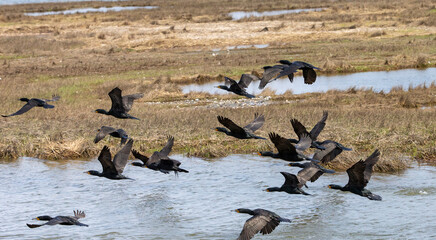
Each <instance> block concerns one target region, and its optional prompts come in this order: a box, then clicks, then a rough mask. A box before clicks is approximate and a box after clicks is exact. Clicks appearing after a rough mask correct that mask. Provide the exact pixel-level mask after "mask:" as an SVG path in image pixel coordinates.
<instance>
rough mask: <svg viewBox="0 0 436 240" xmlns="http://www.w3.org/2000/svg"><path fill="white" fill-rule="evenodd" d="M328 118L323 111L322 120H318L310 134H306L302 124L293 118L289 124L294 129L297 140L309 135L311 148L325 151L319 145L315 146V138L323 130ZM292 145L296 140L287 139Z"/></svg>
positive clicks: (326, 113)
mask: <svg viewBox="0 0 436 240" xmlns="http://www.w3.org/2000/svg"><path fill="white" fill-rule="evenodd" d="M327 117H328V112H327V111H324V112H323V114H322V118H321V120H319V122H318V123H317V124H315V126H314V127H313V128H312V130H310V132H308V131H307V130H306V127H304V125H303V124H301V123H300V122H299V121H298V120H297V119H295V118H293V119H291V124H292V127H293V128H294V132H295V133H296V134H297V136H298V139H300V138H301V136H302V135H303V134H307V135H309V137H310V139H312V142H311V146H310V147H313V148H318V149H325V147H323V146H320V145H319V144H317V142H316V138H317V137H318V135H319V134H320V133H321V131H322V130H323V129H324V127H325V124H326V123H325V122H326V120H327ZM289 140H290V141H291V142H292V143H297V142H298V141H297V140H296V139H292V138H291V139H289Z"/></svg>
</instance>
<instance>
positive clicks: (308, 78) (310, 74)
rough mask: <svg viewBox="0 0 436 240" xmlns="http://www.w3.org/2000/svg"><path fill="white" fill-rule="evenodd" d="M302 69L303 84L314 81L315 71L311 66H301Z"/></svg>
mask: <svg viewBox="0 0 436 240" xmlns="http://www.w3.org/2000/svg"><path fill="white" fill-rule="evenodd" d="M302 70H303V78H304V83H305V84H312V83H314V82H315V81H316V72H315V70H313V68H303V69H302Z"/></svg>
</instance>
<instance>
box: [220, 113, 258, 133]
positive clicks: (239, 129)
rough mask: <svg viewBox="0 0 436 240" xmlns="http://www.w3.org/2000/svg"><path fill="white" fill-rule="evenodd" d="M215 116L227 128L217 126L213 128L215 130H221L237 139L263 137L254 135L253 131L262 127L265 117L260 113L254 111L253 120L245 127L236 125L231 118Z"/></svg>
mask: <svg viewBox="0 0 436 240" xmlns="http://www.w3.org/2000/svg"><path fill="white" fill-rule="evenodd" d="M217 118H218V122H220V123H221V124H222V125H224V126H225V127H226V128H228V130H227V129H226V128H222V127H217V128H215V130H216V131H219V132H223V133H225V134H227V135H229V136H232V137H235V138H239V139H249V138H255V139H265V138H263V137H259V136H256V135H254V132H255V131H256V130H257V129H259V128H260V127H262V125H263V123H264V122H265V117H264V116H263V115H262V114H258V113H255V114H254V120H253V121H252V122H251V123H249V124H248V125H247V126H245V127H240V126H238V125H236V124H235V123H234V122H233V121H232V120H230V119H228V118H226V117H223V116H217ZM229 130H230V131H229Z"/></svg>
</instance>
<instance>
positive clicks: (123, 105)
mask: <svg viewBox="0 0 436 240" xmlns="http://www.w3.org/2000/svg"><path fill="white" fill-rule="evenodd" d="M108 95H109V97H110V98H111V101H112V106H111V109H110V110H109V112H107V111H106V110H104V109H97V110H95V112H97V113H101V114H106V115H112V116H114V117H116V118H123V119H125V118H128V119H136V120H139V119H138V118H136V117H133V116H132V115H130V114H128V113H127V112H129V111H130V109H132V106H133V101H134V100H136V99H139V98H142V97H143V96H144V94H142V93H137V94H132V95H126V96H121V89H119V88H118V87H116V88H114V89H112V91H110V92H109V94H108Z"/></svg>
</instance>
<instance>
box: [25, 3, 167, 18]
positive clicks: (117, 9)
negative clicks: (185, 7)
mask: <svg viewBox="0 0 436 240" xmlns="http://www.w3.org/2000/svg"><path fill="white" fill-rule="evenodd" d="M156 8H158V7H157V6H145V7H99V8H76V9H68V10H64V11H50V12H34V13H25V14H24V15H27V16H33V17H37V16H44V15H59V14H77V13H90V12H101V13H105V12H120V11H129V10H137V9H156Z"/></svg>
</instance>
